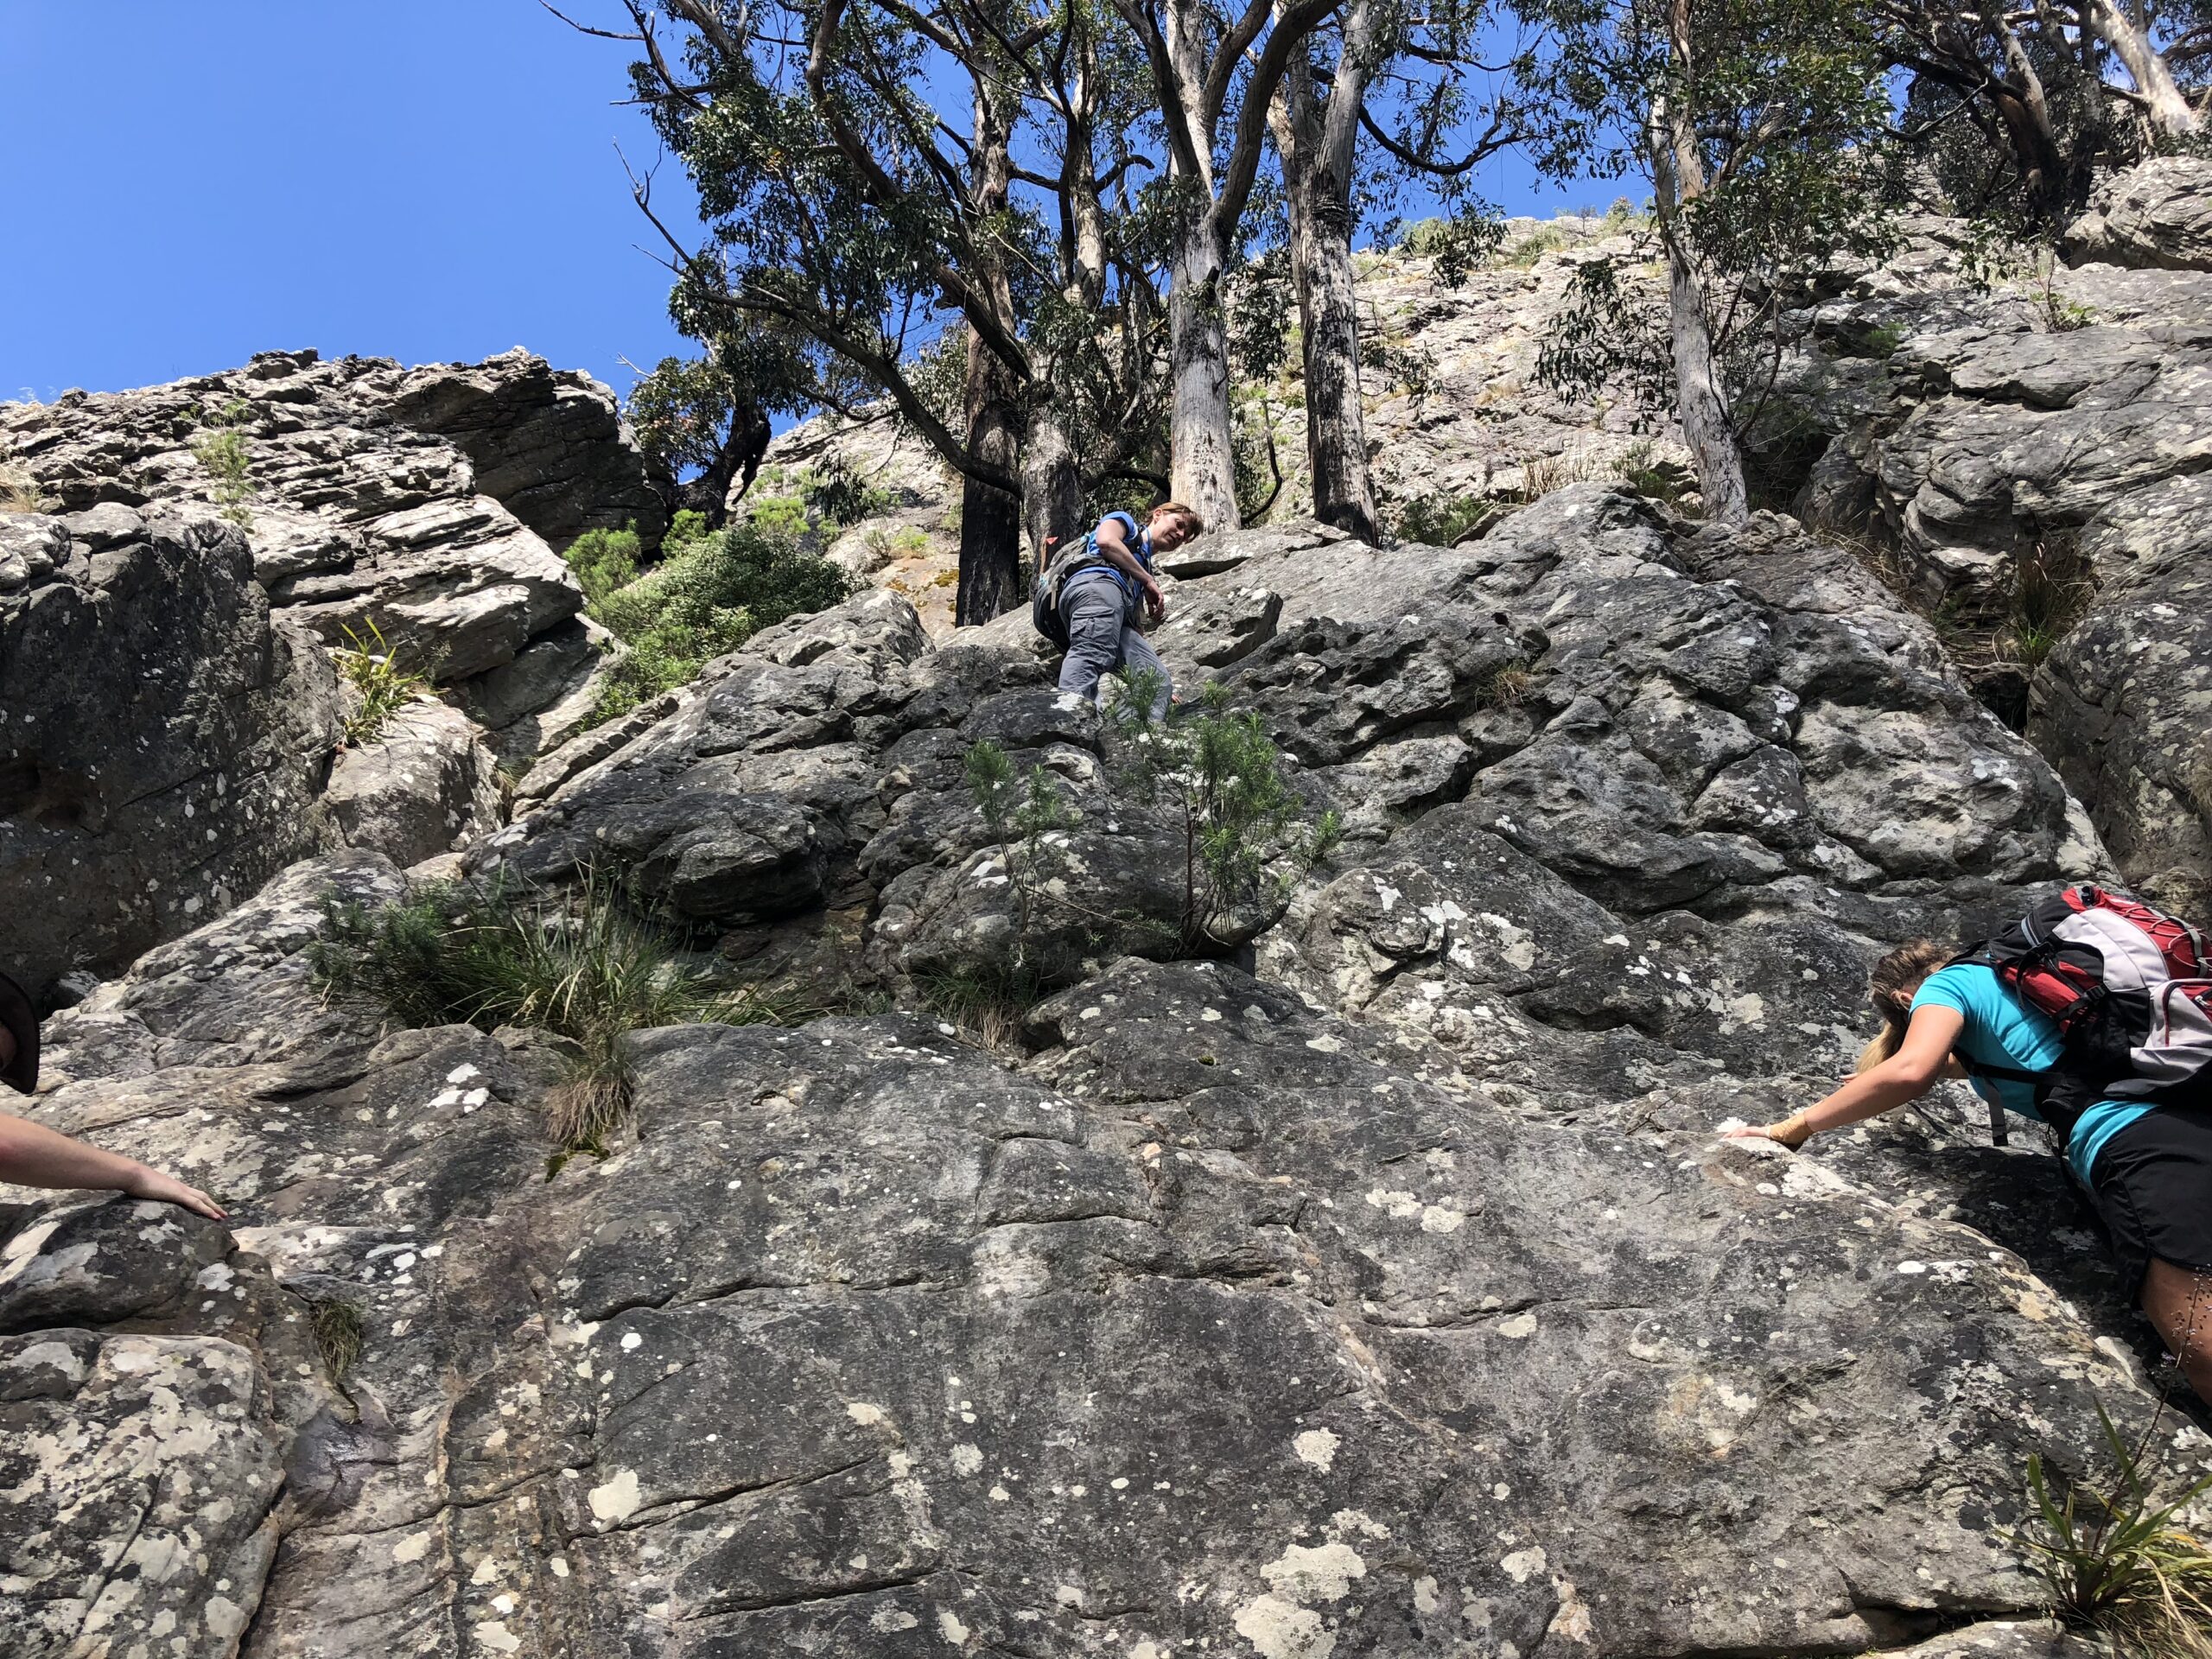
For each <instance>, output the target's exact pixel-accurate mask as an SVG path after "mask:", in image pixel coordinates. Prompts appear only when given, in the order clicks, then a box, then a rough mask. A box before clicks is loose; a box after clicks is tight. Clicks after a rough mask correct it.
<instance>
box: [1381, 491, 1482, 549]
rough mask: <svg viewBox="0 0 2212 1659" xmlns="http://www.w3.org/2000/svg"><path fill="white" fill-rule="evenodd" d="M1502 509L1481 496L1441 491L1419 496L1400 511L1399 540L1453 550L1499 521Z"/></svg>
mask: <svg viewBox="0 0 2212 1659" xmlns="http://www.w3.org/2000/svg"><path fill="white" fill-rule="evenodd" d="M1502 511H1503V509H1502V508H1500V507H1499V505H1497V502H1495V501H1491V500H1488V499H1484V497H1482V496H1479V495H1452V494H1450V493H1444V492H1439V493H1436V494H1434V495H1422V496H1416V497H1414V499H1412V500H1410V501H1408V502H1407V503H1406V504H1405V505H1403V506H1402V507H1401V508H1399V509H1398V525H1397V535H1398V539H1399V540H1400V541H1402V542H1419V543H1421V544H1422V545H1423V546H1425V547H1450V546H1452V545H1453V544H1454V543H1457V542H1458V541H1459V539H1460V538H1461V537H1464V536H1465V535H1467V534H1468V533H1469V532H1470V531H1474V530H1478V529H1480V528H1481V527H1482V525H1483V524H1485V523H1487V522H1488V521H1489V520H1491V519H1492V518H1496V517H1497V515H1498V513H1499V512H1502Z"/></svg>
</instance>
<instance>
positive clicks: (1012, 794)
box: [967, 738, 1075, 972]
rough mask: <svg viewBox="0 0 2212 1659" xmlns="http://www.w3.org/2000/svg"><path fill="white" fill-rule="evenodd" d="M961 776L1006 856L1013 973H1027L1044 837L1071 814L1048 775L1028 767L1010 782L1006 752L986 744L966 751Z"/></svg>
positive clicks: (1044, 870) (1045, 863) (1048, 854)
mask: <svg viewBox="0 0 2212 1659" xmlns="http://www.w3.org/2000/svg"><path fill="white" fill-rule="evenodd" d="M967 776H968V792H969V795H971V796H972V797H973V798H975V802H976V810H977V811H978V812H980V813H982V817H983V822H984V823H985V824H986V825H987V826H988V828H989V829H990V832H991V839H992V840H994V841H995V842H998V843H999V846H1000V848H1001V850H1002V851H1003V852H1004V854H1005V855H1006V874H1007V883H1008V884H1009V885H1010V886H1011V887H1012V888H1013V890H1014V923H1015V927H1016V929H1017V935H1016V938H1015V943H1014V963H1013V966H1014V970H1015V971H1016V972H1021V971H1025V970H1029V969H1033V967H1034V964H1033V963H1029V962H1027V960H1026V959H1025V957H1026V953H1027V948H1028V941H1029V935H1030V920H1031V918H1032V917H1033V915H1034V914H1035V912H1036V908H1037V905H1038V903H1039V899H1041V897H1042V894H1043V890H1044V886H1045V883H1046V881H1047V880H1050V879H1051V877H1050V875H1049V874H1048V867H1049V865H1050V864H1051V862H1052V846H1051V842H1050V841H1049V839H1048V837H1050V836H1051V835H1052V832H1053V831H1054V830H1057V829H1066V828H1067V827H1068V825H1070V824H1071V823H1074V822H1075V814H1074V813H1073V812H1072V811H1071V810H1069V808H1068V805H1067V804H1066V803H1065V801H1064V800H1062V799H1061V798H1060V788H1059V784H1058V780H1057V779H1054V778H1053V776H1052V773H1051V772H1047V771H1046V770H1045V768H1044V767H1042V766H1032V767H1030V768H1029V770H1028V772H1027V773H1026V774H1024V775H1023V776H1021V777H1020V778H1017V777H1015V775H1014V762H1013V761H1012V760H1009V759H1008V758H1007V752H1006V751H1005V750H1004V749H1002V748H1001V747H999V746H998V745H997V744H996V743H994V742H992V741H990V740H989V739H988V738H985V739H983V740H982V741H980V742H978V743H976V744H975V745H974V746H973V747H970V748H969V751H968V765H967Z"/></svg>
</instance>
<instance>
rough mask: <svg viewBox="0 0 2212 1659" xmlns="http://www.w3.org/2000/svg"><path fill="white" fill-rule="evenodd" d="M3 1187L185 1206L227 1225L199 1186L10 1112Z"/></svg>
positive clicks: (3, 1120) (1, 1137)
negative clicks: (118, 1195) (82, 1191)
mask: <svg viewBox="0 0 2212 1659" xmlns="http://www.w3.org/2000/svg"><path fill="white" fill-rule="evenodd" d="M0 1181H12V1182H14V1183H15V1184H16V1185H18V1186H65V1187H73V1186H81V1187H90V1188H92V1189H94V1190H96V1191H98V1190H109V1191H113V1192H128V1193H129V1194H130V1196H131V1197H132V1198H157V1199H159V1200H160V1201H161V1202H162V1203H164V1204H176V1205H183V1206H184V1208H186V1209H187V1210H194V1211H198V1212H199V1213H200V1214H201V1215H203V1216H206V1217H209V1218H210V1219H211V1220H214V1221H223V1220H226V1219H228V1217H226V1214H225V1213H224V1211H223V1207H222V1205H219V1204H217V1203H216V1202H215V1200H214V1199H213V1198H209V1197H208V1196H207V1194H206V1193H205V1192H201V1191H200V1189H199V1188H198V1187H196V1186H187V1185H185V1184H184V1183H183V1182H182V1181H180V1180H176V1179H173V1178H171V1177H169V1176H167V1175H164V1174H162V1172H161V1171H159V1170H158V1169H149V1168H148V1167H147V1166H145V1165H144V1164H142V1163H140V1162H138V1161H137V1160H136V1159H133V1158H119V1157H118V1156H117V1155H116V1154H114V1153H111V1152H102V1151H101V1150H100V1149H99V1147H88V1146H86V1144H85V1143H84V1142H83V1141H73V1140H71V1139H70V1138H69V1137H68V1136H67V1135H63V1134H60V1132H58V1131H56V1130H54V1129H49V1128H46V1127H45V1126H44V1125H43V1124H40V1123H33V1122H30V1121H29V1119H27V1118H21V1117H11V1116H9V1115H8V1114H7V1113H5V1112H0Z"/></svg>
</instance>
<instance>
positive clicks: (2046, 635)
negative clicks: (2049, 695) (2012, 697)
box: [1996, 542, 2096, 670]
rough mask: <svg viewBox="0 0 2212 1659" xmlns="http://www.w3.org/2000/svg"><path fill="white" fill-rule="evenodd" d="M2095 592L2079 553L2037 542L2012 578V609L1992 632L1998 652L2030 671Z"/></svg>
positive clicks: (2063, 635) (2072, 623) (2041, 659)
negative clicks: (1995, 631) (1995, 630)
mask: <svg viewBox="0 0 2212 1659" xmlns="http://www.w3.org/2000/svg"><path fill="white" fill-rule="evenodd" d="M2095 593H2096V586H2095V584H2094V582H2091V581H2090V579H2089V575H2088V571H2087V569H2085V568H2084V567H2083V564H2082V560H2081V558H2080V557H2079V556H2078V555H2076V554H2075V553H2073V552H2072V551H2071V550H2068V549H2066V548H2063V547H2058V548H2054V547H2051V546H2050V544H2049V543H2043V542H2038V543H2037V544H2036V549H2035V551H2034V552H2032V553H2029V554H2025V555H2023V556H2022V557H2021V559H2020V562H2019V566H2018V569H2016V570H2015V571H2014V572H2013V576H2012V608H2011V613H2010V614H2009V616H2008V617H2007V618H2006V620H2005V626H2003V628H2001V629H2000V630H1999V632H1998V636H1997V641H1996V652H1997V655H1998V656H1999V658H2002V659H2004V660H2007V661H2011V662H2016V663H2018V664H2020V665H2021V666H2022V667H2024V668H2027V669H2030V670H2033V669H2037V668H2040V667H2042V666H2043V664H2044V658H2048V657H2049V656H2050V653H2051V652H2052V651H2053V650H2055V649H2056V646H2057V645H2058V642H2059V641H2060V640H2061V639H2064V638H2065V637H2066V635H2067V634H2068V632H2069V631H2070V630H2071V629H2072V628H2073V626H2074V625H2075V623H2076V622H2078V621H2080V620H2082V612H2084V611H2086V610H2087V609H2088V607H2089V601H2090V600H2091V599H2092V598H2093V597H2094V594H2095Z"/></svg>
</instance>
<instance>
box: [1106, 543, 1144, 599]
mask: <svg viewBox="0 0 2212 1659" xmlns="http://www.w3.org/2000/svg"><path fill="white" fill-rule="evenodd" d="M1098 556H1100V557H1101V558H1103V559H1104V560H1105V561H1106V562H1107V563H1109V564H1110V565H1112V566H1113V567H1114V568H1115V569H1116V570H1119V571H1122V572H1123V573H1124V574H1125V575H1132V576H1135V578H1136V579H1137V582H1138V583H1139V584H1140V585H1141V586H1143V587H1147V588H1148V587H1150V586H1152V572H1151V571H1149V570H1147V569H1145V568H1144V566H1142V565H1141V564H1139V563H1137V559H1136V555H1135V554H1134V553H1132V552H1130V551H1129V550H1128V548H1126V547H1123V546H1120V545H1117V544H1116V543H1112V542H1101V543H1098Z"/></svg>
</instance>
